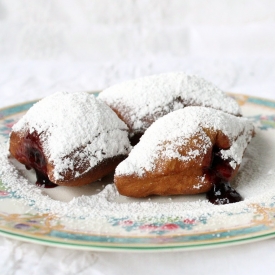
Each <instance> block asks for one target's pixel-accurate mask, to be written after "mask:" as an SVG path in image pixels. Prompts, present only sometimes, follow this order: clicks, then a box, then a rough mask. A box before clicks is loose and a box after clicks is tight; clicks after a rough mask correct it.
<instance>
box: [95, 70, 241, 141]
mask: <svg viewBox="0 0 275 275" xmlns="http://www.w3.org/2000/svg"><path fill="white" fill-rule="evenodd" d="M99 98H100V99H101V100H103V101H104V102H105V103H106V104H108V105H109V106H110V107H111V108H112V109H113V110H114V111H115V112H116V113H117V115H118V116H119V117H120V118H121V119H122V120H123V121H124V122H125V123H126V124H127V125H128V127H129V131H130V139H131V142H132V144H133V145H135V144H136V143H137V142H138V140H139V138H140V137H141V136H142V135H143V133H144V132H145V131H146V129H148V127H149V126H150V125H151V124H152V123H153V122H154V121H156V120H157V119H158V118H160V117H162V116H164V115H166V114H168V113H170V112H173V111H175V110H178V109H182V108H183V107H185V106H204V107H211V108H214V109H217V110H222V111H224V112H226V113H229V114H232V115H236V116H240V114H241V111H240V107H239V105H238V104H237V102H236V101H235V100H234V99H233V98H231V97H229V96H227V95H226V94H225V93H223V92H222V91H221V90H220V89H218V88H217V87H215V86H214V85H212V84H211V83H209V82H207V81H206V80H204V79H203V78H200V77H198V76H195V75H187V74H185V73H182V72H177V73H165V74H159V75H153V76H147V77H143V78H139V79H135V80H130V81H127V82H124V83H120V84H117V85H114V86H112V87H110V88H108V89H106V90H104V91H103V92H101V93H100V94H99Z"/></svg>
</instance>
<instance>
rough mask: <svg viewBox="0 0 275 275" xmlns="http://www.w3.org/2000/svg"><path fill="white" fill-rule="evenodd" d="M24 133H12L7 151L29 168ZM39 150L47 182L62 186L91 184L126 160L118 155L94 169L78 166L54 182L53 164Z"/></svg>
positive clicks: (124, 156)
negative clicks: (78, 175) (43, 161)
mask: <svg viewBox="0 0 275 275" xmlns="http://www.w3.org/2000/svg"><path fill="white" fill-rule="evenodd" d="M25 136H26V134H25V133H21V132H14V131H13V132H12V133H11V136H10V146H9V151H10V153H11V155H12V156H13V157H14V158H15V159H17V160H18V161H19V162H21V163H22V164H24V165H26V166H29V167H30V166H31V165H30V163H29V160H28V159H27V157H26V156H25V153H24V152H23V151H24V150H25V149H24V144H25ZM39 149H40V150H41V154H42V155H43V157H44V158H45V162H46V163H45V166H46V167H45V170H46V171H43V172H46V174H47V176H48V177H49V180H50V181H51V182H53V183H55V184H57V185H62V186H82V185H86V184H89V183H92V182H94V181H96V180H98V179H100V178H102V177H103V176H105V175H107V174H109V173H111V172H113V171H114V170H115V168H116V166H117V165H118V164H119V163H120V162H121V161H123V160H124V159H125V158H126V155H118V156H115V157H112V158H106V159H105V160H103V161H102V162H100V163H99V164H98V165H96V166H95V167H91V168H90V169H89V167H88V166H87V163H84V165H83V166H80V165H79V166H78V169H75V170H74V171H68V172H67V173H65V174H64V175H63V176H64V179H62V180H56V179H55V178H54V175H53V173H54V172H53V171H54V164H53V163H51V162H50V161H49V160H48V159H47V157H46V156H45V154H44V153H43V152H42V148H39ZM83 171H87V172H86V173H84V174H83V175H81V176H80V177H75V176H74V175H75V174H76V172H79V173H81V174H82V173H83Z"/></svg>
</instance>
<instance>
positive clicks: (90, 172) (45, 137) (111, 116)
mask: <svg viewBox="0 0 275 275" xmlns="http://www.w3.org/2000/svg"><path fill="white" fill-rule="evenodd" d="M130 149H131V146H130V143H129V139H128V128H127V126H126V124H125V123H124V122H122V121H121V120H120V119H119V118H118V117H117V115H116V114H115V113H114V112H113V111H112V110H111V109H110V108H109V107H108V106H107V105H106V104H104V103H103V102H102V101H100V100H97V99H96V98H95V97H94V96H93V95H91V94H88V93H85V92H76V93H66V92H60V93H55V94H53V95H51V96H48V97H46V98H44V99H42V100H41V101H39V102H38V103H36V104H35V105H34V106H33V107H32V108H30V109H29V111H28V112H27V113H26V114H25V115H24V116H23V117H22V118H21V119H20V120H19V121H18V122H17V123H16V124H15V125H14V126H13V128H12V132H11V135H10V148H9V150H10V153H11V155H13V156H14V157H15V158H16V159H17V160H18V161H19V162H21V163H23V164H24V165H26V168H28V169H30V168H34V169H35V171H36V174H37V177H38V182H37V184H39V185H46V187H50V186H51V185H54V184H57V185H66V186H80V185H85V184H88V183H91V182H93V181H95V180H97V179H100V178H101V177H103V176H104V175H106V174H108V173H110V172H111V171H114V169H115V167H116V166H117V164H118V163H119V162H120V161H122V160H123V159H125V157H126V156H127V155H128V153H129V151H130Z"/></svg>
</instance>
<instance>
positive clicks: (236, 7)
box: [0, 0, 275, 275]
mask: <svg viewBox="0 0 275 275" xmlns="http://www.w3.org/2000/svg"><path fill="white" fill-rule="evenodd" d="M202 7H203V8H202ZM175 70H177V71H178V70H181V71H182V70H183V71H186V72H188V73H196V74H199V75H201V76H203V77H205V78H207V79H208V80H210V81H212V82H213V83H215V84H216V85H217V86H219V87H220V88H222V89H223V90H225V91H231V92H236V93H243V94H249V95H255V96H260V97H266V98H270V99H274V100H275V5H274V1H272V0H262V1H257V0H253V1H229V0H228V1H218V0H212V1H207V4H206V1H201V0H196V1H180V0H173V1H169V5H168V2H167V1H165V0H150V1H146V0H140V1H134V0H132V1H126V0H125V1H124V0H120V1H107V0H93V1H84V0H82V1H74V0H71V1H65V0H55V1H43V0H36V1H35V0H31V1H16V0H2V1H0V108H2V107H5V106H8V105H12V104H16V103H19V102H24V101H27V100H32V99H36V98H41V97H44V96H47V95H49V94H51V93H53V92H55V91H60V90H68V91H81V90H85V91H93V90H100V89H103V88H105V87H107V86H109V85H111V84H114V83H116V82H119V81H122V80H126V79H130V78H135V77H138V76H144V75H148V74H152V73H159V72H167V71H175ZM263 157H264V156H263ZM0 251H1V256H0V274H1V275H12V274H15V275H33V274H39V275H43V274H55V275H59V274H62V275H63V274H79V275H84V274H85V275H86V274H87V275H88V274H89V275H91V274H114V275H115V274H117V275H124V274H125V275H126V274H127V275H128V274H158V275H162V274H163V275H167V274H181V275H182V274H208V273H209V274H211V275H218V274H219V275H220V274H223V275H227V274H235V275H237V274H274V270H275V260H274V251H275V238H273V239H269V240H264V241H259V242H255V243H249V244H242V245H237V246H231V247H222V248H214V249H209V250H197V251H183V252H162V253H159V252H152V253H121V252H92V251H91V252H89V251H78V250H69V249H68V250H67V249H61V248H55V247H47V246H43V245H36V244H31V243H26V242H21V241H16V240H12V239H9V238H5V237H0Z"/></svg>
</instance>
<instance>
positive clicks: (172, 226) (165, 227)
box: [160, 223, 180, 230]
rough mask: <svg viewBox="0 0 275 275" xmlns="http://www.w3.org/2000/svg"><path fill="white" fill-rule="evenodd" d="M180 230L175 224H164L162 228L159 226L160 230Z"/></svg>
mask: <svg viewBox="0 0 275 275" xmlns="http://www.w3.org/2000/svg"><path fill="white" fill-rule="evenodd" d="M178 228H180V227H179V225H177V224H175V223H167V224H164V225H163V226H161V228H160V229H161V230H176V229H178Z"/></svg>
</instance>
